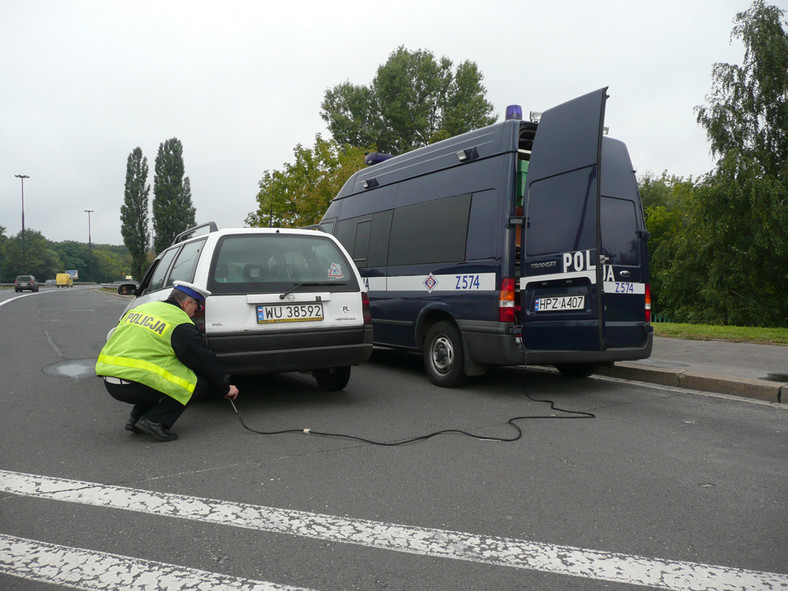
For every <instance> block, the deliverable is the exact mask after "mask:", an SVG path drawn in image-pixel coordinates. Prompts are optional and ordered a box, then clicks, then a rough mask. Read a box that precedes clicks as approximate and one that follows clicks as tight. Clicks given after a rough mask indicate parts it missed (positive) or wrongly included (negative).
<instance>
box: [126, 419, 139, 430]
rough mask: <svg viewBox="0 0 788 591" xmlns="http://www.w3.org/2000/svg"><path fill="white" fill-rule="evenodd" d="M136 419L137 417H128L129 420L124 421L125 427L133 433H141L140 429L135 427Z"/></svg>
mask: <svg viewBox="0 0 788 591" xmlns="http://www.w3.org/2000/svg"><path fill="white" fill-rule="evenodd" d="M137 420H138V419H135V418H134V417H131V418H129V420H128V421H126V427H125V429H126V431H133V432H134V433H142V429H140V428H139V427H137Z"/></svg>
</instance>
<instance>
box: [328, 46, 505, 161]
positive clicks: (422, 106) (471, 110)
mask: <svg viewBox="0 0 788 591" xmlns="http://www.w3.org/2000/svg"><path fill="white" fill-rule="evenodd" d="M482 78H483V76H482V74H481V72H479V69H478V68H477V66H476V64H475V63H473V62H470V61H465V62H462V63H461V64H459V65H458V66H457V69H456V71H453V70H452V62H451V60H449V59H448V58H446V57H442V58H441V59H440V60H436V59H435V56H434V55H433V53H432V52H430V51H425V50H419V51H408V50H407V49H405V48H404V47H403V46H400V47H399V48H398V49H397V50H396V51H394V52H392V53H391V55H390V56H389V59H388V61H387V62H386V63H385V64H383V65H381V66H380V67H379V68H378V71H377V74H376V76H375V78H374V79H373V81H372V84H371V85H370V86H368V87H367V86H357V85H353V84H351V83H350V82H345V83H342V84H339V85H338V86H335V87H334V88H331V89H329V90H327V91H326V94H325V96H324V99H323V102H322V104H321V108H322V110H321V112H320V116H321V117H322V118H323V120H324V121H325V122H326V123H327V124H328V128H329V130H330V131H331V134H332V135H333V139H334V140H335V141H336V142H337V143H338V144H340V145H344V144H348V145H350V146H353V147H357V148H368V147H371V146H376V147H377V149H379V150H381V151H383V152H389V153H395V154H396V153H402V152H406V151H408V150H412V149H414V148H417V147H420V146H425V145H427V144H428V143H430V142H432V141H435V140H436V139H442V138H445V137H450V136H453V135H457V134H459V133H464V132H466V131H470V130H471V129H475V128H478V127H483V126H485V125H489V124H491V123H493V122H494V121H495V117H492V116H491V113H492V111H493V107H492V104H490V103H489V102H488V101H487V100H486V98H485V94H486V89H485V88H484V86H483V85H482Z"/></svg>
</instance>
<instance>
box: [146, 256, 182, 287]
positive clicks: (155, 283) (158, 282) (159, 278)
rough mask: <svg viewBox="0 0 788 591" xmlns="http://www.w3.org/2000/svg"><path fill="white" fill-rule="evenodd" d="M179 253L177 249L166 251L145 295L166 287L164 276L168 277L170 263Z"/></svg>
mask: <svg viewBox="0 0 788 591" xmlns="http://www.w3.org/2000/svg"><path fill="white" fill-rule="evenodd" d="M177 252H178V248H177V247H176V248H171V249H170V250H165V251H164V254H163V255H161V258H160V259H159V262H158V264H157V265H156V269H155V270H154V271H153V275H152V276H151V280H150V283H149V284H148V288H147V289H146V290H145V293H148V292H151V291H159V290H160V289H161V288H163V287H164V276H165V275H166V273H167V270H168V269H169V268H170V263H171V262H172V259H173V258H174V257H175V253H177Z"/></svg>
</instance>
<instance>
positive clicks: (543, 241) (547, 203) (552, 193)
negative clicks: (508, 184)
mask: <svg viewBox="0 0 788 591" xmlns="http://www.w3.org/2000/svg"><path fill="white" fill-rule="evenodd" d="M595 182H596V177H595V176H594V175H593V173H591V174H589V171H588V169H581V170H577V171H574V172H571V173H567V174H562V175H560V176H556V177H553V178H549V179H546V180H543V181H539V182H535V183H534V184H532V185H531V189H530V194H529V195H528V211H527V213H526V232H525V249H526V254H527V255H528V256H539V255H542V254H552V253H556V252H573V251H576V250H585V249H593V248H596V203H595V202H594V199H593V198H592V197H591V195H593V193H594V191H593V186H594V183H595ZM578 186H585V187H586V197H585V202H584V203H583V204H578V199H577V196H576V192H577V187H578Z"/></svg>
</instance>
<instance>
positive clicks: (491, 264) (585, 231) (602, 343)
mask: <svg viewBox="0 0 788 591" xmlns="http://www.w3.org/2000/svg"><path fill="white" fill-rule="evenodd" d="M606 99H607V88H603V89H600V90H597V91H595V92H592V93H589V94H587V95H584V96H581V97H578V98H576V99H574V100H571V101H569V102H567V103H564V104H561V105H559V106H557V107H554V108H552V109H550V110H548V111H545V112H544V113H543V114H542V116H541V118H540V119H539V120H538V122H536V121H524V120H522V115H521V113H520V112H519V107H517V106H513V107H511V108H510V109H507V117H506V120H505V121H503V122H500V123H496V124H494V125H491V126H489V127H485V128H483V129H478V130H475V131H471V132H468V133H465V134H463V135H460V136H456V137H453V138H450V139H447V140H444V141H441V142H438V143H435V144H432V145H430V146H426V147H423V148H419V149H417V150H413V151H412V152H408V153H406V154H402V155H399V156H395V157H391V158H389V159H385V160H384V161H382V162H380V163H377V164H375V165H374V166H369V167H368V168H365V169H363V170H361V171H359V172H357V173H356V174H354V175H353V176H352V177H351V178H350V179H348V181H347V182H346V183H345V185H344V186H343V187H342V189H341V190H340V192H339V194H338V195H337V196H336V197H335V198H334V200H333V201H332V202H331V205H330V206H329V208H328V210H327V211H326V213H325V215H324V216H323V219H322V221H321V223H320V225H321V227H322V228H323V229H324V230H325V231H327V232H330V233H333V234H334V235H336V237H337V238H338V239H339V240H340V241H341V242H342V244H343V245H344V246H345V248H346V249H347V250H348V251H349V252H350V254H351V255H352V256H353V259H354V261H355V263H356V265H357V266H358V268H359V270H360V272H361V275H362V277H363V278H364V282H365V283H366V286H367V289H368V291H369V299H370V307H371V312H372V321H373V326H374V343H375V344H376V345H380V346H385V347H393V348H399V349H410V350H416V351H421V352H422V354H423V357H424V366H425V369H426V371H427V373H428V374H429V376H430V379H431V380H432V381H433V382H434V383H435V384H437V385H439V386H455V385H458V384H460V383H462V381H463V380H464V379H465V378H466V376H472V375H480V374H482V373H484V371H485V370H486V368H487V367H488V366H490V365H516V364H523V363H526V364H538V365H555V366H556V367H557V368H558V370H559V371H560V372H561V373H562V374H564V375H568V376H587V375H590V374H591V373H593V372H594V371H595V369H596V368H597V367H598V366H599V365H600V364H608V363H610V362H614V361H619V360H627V359H641V358H645V357H648V356H649V355H650V354H651V347H652V338H653V332H652V328H651V325H650V320H651V319H650V312H651V311H650V308H651V295H650V290H649V271H648V255H647V245H646V241H647V238H648V232H647V231H646V228H645V225H644V221H643V211H642V205H641V202H640V196H639V194H638V189H637V182H636V179H635V174H634V170H633V168H632V163H631V161H630V158H629V154H628V152H627V148H626V146H625V145H624V143H622V142H620V141H617V140H614V139H612V138H609V137H607V136H605V135H604V134H603V125H604V112H605V101H606ZM374 157H375V155H370V157H368V158H367V162H368V163H370V161H372V160H373V159H374Z"/></svg>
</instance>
